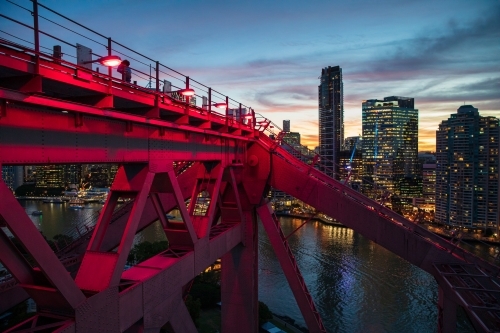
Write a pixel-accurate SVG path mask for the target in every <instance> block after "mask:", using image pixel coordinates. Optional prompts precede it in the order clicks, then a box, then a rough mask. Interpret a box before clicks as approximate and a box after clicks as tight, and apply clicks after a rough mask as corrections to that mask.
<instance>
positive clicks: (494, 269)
mask: <svg viewBox="0 0 500 333" xmlns="http://www.w3.org/2000/svg"><path fill="white" fill-rule="evenodd" d="M260 142H261V143H265V144H266V145H267V147H268V148H273V150H274V151H273V154H274V155H275V156H277V157H280V158H281V159H283V160H284V161H286V162H288V163H290V164H292V165H293V166H294V167H296V168H297V169H299V170H301V171H302V172H305V173H307V174H308V175H309V176H310V177H313V178H315V179H317V180H319V181H321V182H322V183H323V184H325V185H326V186H328V187H330V188H333V189H334V190H335V191H337V192H340V193H342V194H343V195H344V196H345V197H346V198H348V199H350V200H353V201H355V202H357V203H358V204H361V205H363V206H364V207H365V208H366V209H370V210H373V211H375V212H376V213H378V214H379V215H380V216H381V217H383V218H385V219H387V220H389V221H391V222H392V223H397V224H399V225H401V226H402V227H404V228H406V229H408V230H409V231H410V232H412V233H414V234H416V235H418V236H419V237H422V238H425V239H427V240H428V241H430V242H431V243H434V244H436V245H438V246H441V247H442V248H444V249H446V250H448V251H450V252H452V253H454V254H455V255H457V256H459V257H461V258H462V259H463V260H464V261H465V262H468V263H474V264H476V265H478V266H479V267H481V268H483V269H485V270H487V271H488V272H489V273H491V274H494V275H495V276H498V274H499V273H500V272H499V267H498V266H497V265H495V264H493V263H490V262H487V261H485V260H483V259H481V258H479V257H477V256H475V255H474V254H472V253H470V252H468V251H467V250H465V249H462V248H460V247H458V246H457V245H455V244H453V243H451V242H449V241H447V240H446V239H444V238H442V237H441V236H439V235H436V234H434V233H432V232H431V231H429V230H427V229H425V228H423V227H422V226H420V225H418V224H416V223H414V222H411V221H409V220H408V219H406V218H405V217H403V216H401V215H399V214H397V213H396V212H394V211H393V210H391V209H389V208H387V207H385V206H384V205H382V204H380V203H378V202H376V201H374V200H372V199H370V198H368V197H366V196H364V195H363V194H361V193H359V192H357V191H355V190H353V189H352V188H350V187H348V186H345V185H344V184H342V183H341V182H339V181H338V180H336V179H333V178H331V177H329V176H328V175H326V174H324V173H323V172H321V171H320V170H317V169H315V168H313V167H311V166H309V165H307V164H305V163H304V162H302V161H300V160H299V159H298V158H297V157H295V156H294V155H292V154H290V153H289V152H288V151H287V150H285V149H284V148H283V147H281V146H279V145H278V146H277V145H276V143H275V142H274V141H273V140H272V139H270V138H269V137H268V136H267V135H265V134H262V135H261V140H260ZM292 161H293V162H292Z"/></svg>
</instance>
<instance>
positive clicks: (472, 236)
mask: <svg viewBox="0 0 500 333" xmlns="http://www.w3.org/2000/svg"><path fill="white" fill-rule="evenodd" d="M276 216H283V217H293V218H298V219H301V220H307V219H308V218H309V216H305V215H300V214H285V213H282V212H276ZM311 220H313V221H319V222H322V223H324V224H328V225H334V226H338V227H344V228H348V227H347V226H345V225H343V224H342V223H340V222H337V221H334V220H328V219H326V218H323V217H321V216H314V217H313V218H311ZM421 226H422V227H424V228H425V229H427V230H429V231H430V232H432V233H434V234H436V235H439V236H441V237H444V238H447V239H453V238H455V239H458V238H460V239H461V240H462V241H468V242H482V243H487V244H490V245H495V246H500V240H499V239H498V238H493V237H481V235H480V234H476V233H469V232H465V231H462V232H461V236H460V237H457V236H456V235H455V236H454V234H453V233H454V231H453V230H452V229H446V228H443V227H436V226H433V225H421ZM455 234H456V231H455Z"/></svg>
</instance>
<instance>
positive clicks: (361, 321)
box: [20, 201, 474, 333]
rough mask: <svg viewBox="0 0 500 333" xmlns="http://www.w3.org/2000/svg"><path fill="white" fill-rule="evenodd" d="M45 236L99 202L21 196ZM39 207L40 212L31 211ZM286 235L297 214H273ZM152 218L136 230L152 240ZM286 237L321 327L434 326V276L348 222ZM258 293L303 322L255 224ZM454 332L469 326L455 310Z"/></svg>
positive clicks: (157, 233) (311, 226) (156, 231)
mask: <svg viewBox="0 0 500 333" xmlns="http://www.w3.org/2000/svg"><path fill="white" fill-rule="evenodd" d="M20 203H21V205H22V206H23V207H25V210H26V212H27V214H28V216H29V217H30V219H31V220H32V221H33V223H34V224H35V225H36V226H37V228H38V229H39V230H41V231H43V233H44V235H45V236H46V237H47V238H49V239H50V238H52V237H53V236H54V235H56V234H58V233H61V232H62V231H63V230H65V229H67V228H71V227H74V226H75V225H79V224H80V223H81V221H83V220H85V219H88V218H92V216H93V215H95V214H96V213H97V212H98V211H99V210H100V209H101V208H102V205H100V204H88V205H86V207H87V208H86V209H82V210H70V209H68V208H67V206H66V205H67V204H45V203H43V202H42V201H20ZM34 210H41V211H42V212H43V215H42V216H32V215H30V214H31V212H32V211H34ZM280 220H281V224H282V228H283V231H284V233H285V235H288V234H290V233H291V232H292V231H293V230H295V229H296V228H297V227H299V226H300V225H301V224H302V222H303V221H302V220H299V219H293V218H286V217H285V218H284V217H282V218H280ZM164 239H165V236H164V233H163V229H162V227H161V224H160V223H159V222H156V223H154V224H153V225H151V226H150V227H148V228H146V229H145V230H144V231H142V232H141V233H140V234H138V235H137V236H136V238H135V242H140V241H144V240H148V241H152V242H153V241H159V240H164ZM289 244H290V247H291V249H292V251H293V252H294V254H295V258H296V260H297V263H298V265H299V267H300V270H301V272H302V274H303V276H304V280H305V281H306V284H307V286H308V288H309V291H310V293H311V295H312V297H313V299H314V301H315V304H316V306H317V308H318V310H319V312H320V314H321V317H322V319H323V321H324V324H325V326H326V328H327V330H328V332H346V333H350V332H373V333H378V332H394V333H399V332H405V333H411V332H419V333H420V332H436V331H437V327H436V323H437V307H436V304H437V284H436V282H435V281H434V279H433V278H432V276H430V275H429V274H427V273H426V272H424V271H422V270H420V269H419V268H417V267H415V266H413V265H411V264H409V263H408V262H406V261H405V260H403V259H401V258H399V257H397V256H396V255H394V254H392V253H391V252H389V251H387V250H385V249H384V248H382V247H381V246H379V245H377V244H375V243H373V242H371V241H369V240H367V239H365V238H364V237H362V236H361V235H359V234H357V233H356V232H354V231H352V230H351V229H347V228H343V227H338V226H330V225H325V224H322V223H319V222H309V223H308V224H306V225H305V226H304V227H302V228H301V229H299V230H298V231H297V232H296V233H295V234H294V235H292V236H291V237H290V238H289ZM259 299H260V300H261V301H263V302H264V303H266V304H267V305H268V306H269V308H270V309H271V310H272V311H273V312H275V313H277V314H281V315H287V316H289V317H291V318H292V319H294V320H295V321H296V322H297V323H299V324H300V325H302V326H304V327H305V322H304V321H303V319H302V315H301V313H300V311H299V308H298V306H297V304H296V302H295V299H294V297H293V294H292V292H291V290H290V288H289V286H288V282H287V281H286V278H285V276H284V275H283V273H282V271H281V267H280V265H279V263H278V261H277V259H276V256H275V255H274V251H273V250H272V247H271V245H270V244H269V240H268V239H267V235H266V234H265V231H264V229H263V228H262V227H261V226H260V227H259ZM459 317H460V320H459V323H458V330H457V331H458V332H462V333H465V332H474V330H473V329H472V328H471V326H470V324H469V323H468V321H467V320H466V319H465V317H464V315H463V314H461V315H460V316H459Z"/></svg>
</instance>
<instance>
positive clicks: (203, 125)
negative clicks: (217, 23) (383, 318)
mask: <svg viewBox="0 0 500 333" xmlns="http://www.w3.org/2000/svg"><path fill="white" fill-rule="evenodd" d="M33 4H34V5H33V8H30V9H29V11H30V12H31V13H32V14H33V25H26V24H24V23H21V21H19V20H17V19H16V18H12V17H8V16H6V15H4V14H0V18H2V19H3V20H7V21H8V22H10V23H11V24H14V25H16V24H17V25H19V26H21V27H24V28H27V29H31V30H32V32H31V33H32V34H33V36H34V37H33V40H34V41H33V45H28V46H26V45H24V44H22V43H20V42H19V41H15V40H13V39H8V40H7V39H0V165H1V164H3V165H40V164H76V163H93V164H98V163H119V164H120V168H119V171H118V173H117V175H116V178H115V180H114V182H113V184H112V186H111V189H110V193H109V195H108V199H107V202H106V203H105V205H104V207H103V209H102V211H101V213H100V215H99V217H98V220H97V223H96V225H95V228H93V229H91V230H90V231H89V233H88V234H82V235H81V237H80V238H79V239H78V243H75V244H73V245H71V248H69V249H66V250H67V253H64V255H63V254H61V253H59V255H60V256H59V257H58V256H57V255H56V253H55V252H54V250H53V249H51V248H50V247H49V245H48V244H47V243H46V241H45V240H44V239H43V237H42V235H41V234H40V233H39V232H38V230H37V229H36V227H35V226H34V225H33V223H32V222H31V220H30V219H29V218H28V216H27V215H26V212H25V211H24V209H23V208H22V207H21V206H20V204H19V203H18V202H17V200H16V198H15V197H14V196H13V194H12V192H11V191H10V190H9V189H8V188H7V186H6V185H5V184H4V183H3V182H0V198H1V200H0V227H1V228H0V230H1V232H0V261H1V262H2V263H3V265H4V266H5V267H6V268H7V269H8V271H9V272H10V274H11V275H12V276H13V278H14V279H12V280H9V282H8V283H9V284H6V285H4V287H3V288H2V289H1V290H2V294H1V295H2V297H0V310H5V309H6V308H8V307H9V306H12V305H14V304H16V303H17V302H19V301H22V300H24V299H26V298H27V297H31V298H32V299H33V300H34V301H35V302H36V304H37V309H38V312H37V314H36V316H34V317H32V318H30V319H29V320H27V321H26V322H23V323H21V324H19V325H18V326H16V327H14V328H12V329H11V330H9V332H17V331H22V332H28V331H37V330H41V331H54V332H97V331H109V332H136V331H137V332H139V331H140V332H158V331H159V329H160V328H161V327H162V326H164V325H166V324H167V325H169V326H170V328H171V329H172V330H173V331H175V332H179V333H180V332H196V328H195V326H194V324H193V322H192V320H191V318H190V316H189V313H188V311H187V308H186V306H185V305H184V302H183V297H182V295H183V287H184V286H185V285H187V284H188V283H189V282H190V281H191V280H192V279H193V278H194V277H195V276H197V275H198V274H199V273H200V272H202V271H203V270H204V269H205V268H206V267H208V266H209V265H211V264H212V263H213V262H214V261H215V260H217V259H219V258H221V261H222V264H221V267H222V268H221V297H222V311H221V316H222V330H223V332H236V331H237V332H242V333H244V332H257V331H258V320H257V318H258V300H257V285H258V280H257V255H258V250H257V244H258V240H257V217H259V218H260V220H261V221H262V224H263V226H264V228H265V230H266V233H267V234H268V236H269V239H270V242H271V244H272V246H273V249H274V251H275V253H276V255H277V257H278V260H279V262H280V264H281V267H282V269H283V272H284V274H285V276H286V278H287V280H288V282H289V284H290V287H291V290H292V292H293V293H294V296H295V299H296V300H297V303H298V305H299V308H300V310H301V312H302V315H303V316H304V319H305V322H306V324H307V326H308V328H309V330H310V332H325V331H326V330H325V328H324V326H323V324H322V321H321V318H320V315H319V313H318V311H317V310H316V307H315V305H314V301H313V299H312V298H311V295H310V294H309V292H308V289H307V286H306V285H305V283H304V279H303V278H302V275H301V273H300V271H299V269H298V266H297V263H296V261H295V258H294V255H293V253H292V252H291V250H290V248H289V246H288V243H287V236H286V235H284V234H283V231H282V229H281V227H280V224H279V222H278V220H277V218H276V216H275V215H274V212H273V210H272V208H271V207H270V205H269V204H268V203H267V202H266V199H265V197H266V194H267V193H268V191H269V189H270V187H273V188H275V189H278V190H281V191H284V192H286V193H288V194H290V195H292V196H294V197H296V198H298V199H300V200H302V201H303V202H305V203H307V204H309V205H311V206H313V207H314V208H316V209H317V210H318V211H321V212H323V213H325V214H327V215H329V216H331V217H333V218H335V219H337V220H338V221H340V222H341V223H342V224H344V225H345V226H347V227H350V228H352V229H353V230H355V231H356V232H358V233H360V234H362V235H363V236H365V237H366V238H368V239H370V240H372V241H374V242H376V243H378V244H380V245H382V246H383V247H385V248H386V249H388V250H389V251H391V252H393V253H395V254H397V255H399V256H400V257H402V258H404V259H405V260H407V261H409V262H411V263H412V264H414V265H416V266H418V267H420V268H421V269H423V270H425V271H426V272H428V273H430V274H432V275H433V276H434V277H435V279H436V281H437V283H438V286H439V303H438V310H439V316H438V317H439V320H438V323H436V325H437V327H438V329H439V331H440V332H454V331H455V326H456V308H457V306H458V305H460V306H462V307H463V308H464V309H465V311H466V313H467V314H468V316H469V318H470V319H471V322H472V323H473V325H474V327H475V328H476V329H477V330H478V331H482V332H495V331H500V317H499V316H500V307H499V304H498V300H499V297H498V296H499V293H500V288H499V285H500V284H499V276H498V274H499V268H498V267H497V266H495V265H493V264H491V263H489V262H486V261H484V260H482V259H480V258H478V257H476V256H474V255H472V254H471V253H469V252H466V251H465V250H463V249H461V248H459V247H457V246H456V245H454V244H452V243H450V242H448V241H446V240H444V239H443V238H441V237H438V236H436V235H434V234H432V233H431V232H429V231H427V230H426V229H424V228H422V227H420V226H419V225H416V224H415V223H413V222H411V221H408V220H406V219H405V218H403V217H402V216H400V215H398V214H396V213H394V212H393V211H391V210H389V209H388V208H386V207H384V206H382V205H380V204H379V203H377V202H375V201H373V200H371V199H368V198H366V197H365V196H363V195H362V194H360V193H358V192H356V191H354V190H352V189H350V188H348V187H346V186H344V185H343V184H342V183H340V182H338V181H336V180H334V179H332V178H330V177H328V176H327V175H325V174H323V173H321V172H320V171H318V170H317V169H316V168H315V167H314V166H312V165H309V164H307V163H304V162H302V161H300V160H298V159H297V158H295V157H294V156H292V155H291V154H290V153H289V152H287V151H286V150H285V149H284V148H283V147H282V145H280V142H279V138H281V137H282V136H280V134H279V131H278V132H276V133H274V134H273V136H272V138H270V137H269V134H270V133H271V132H272V131H273V130H274V131H276V130H277V128H276V127H275V126H273V125H272V123H271V122H270V120H268V119H266V118H264V117H261V116H259V115H257V114H255V112H254V111H253V110H252V109H251V108H249V107H246V106H244V105H242V104H241V103H238V102H236V101H234V100H231V99H229V98H228V97H226V96H223V95H222V94H220V93H218V92H216V91H214V90H212V89H211V88H209V87H206V86H204V85H202V84H201V83H199V82H196V81H193V80H191V81H190V80H189V78H188V77H185V76H183V75H182V74H180V73H178V72H175V71H173V70H171V69H169V68H168V67H166V66H163V65H161V64H160V63H159V62H157V61H153V63H154V65H155V66H154V69H155V73H154V75H151V76H149V78H150V80H152V81H151V82H154V83H155V88H152V89H151V88H142V87H140V86H139V85H137V84H130V83H127V82H124V81H122V80H121V78H115V77H114V76H113V73H112V72H111V70H109V71H108V73H100V72H97V71H93V70H92V69H89V68H88V66H85V64H80V65H77V64H76V63H75V62H68V61H65V60H63V59H62V58H61V56H60V54H58V53H57V52H54V53H52V54H47V53H46V51H44V49H43V48H42V46H41V45H40V36H42V37H44V38H46V37H47V36H50V38H53V39H56V40H58V41H60V42H61V41H63V40H61V39H59V38H58V37H56V36H53V35H52V34H49V33H48V32H47V31H43V30H41V29H40V27H39V22H38V20H39V19H40V18H41V17H42V16H40V15H39V13H38V11H39V10H40V8H43V9H45V10H47V11H49V12H50V13H54V12H53V11H51V10H50V9H47V8H46V7H44V6H42V5H39V4H37V2H36V1H34V2H33ZM69 22H70V23H71V24H75V25H77V26H78V27H79V28H82V27H83V26H81V25H79V24H78V23H76V22H74V21H69ZM68 24H69V23H68ZM83 28H84V27H83ZM16 31H17V30H16ZM87 31H88V30H87ZM92 32H93V31H92ZM15 35H16V33H14V32H12V35H11V36H14V37H16V36H15ZM102 37H103V36H102V35H99V34H98V37H95V38H102ZM47 38H48V37H47ZM104 41H105V42H104V44H105V46H106V50H107V52H108V55H112V51H113V50H114V49H113V47H117V48H121V50H124V49H125V50H127V51H129V52H132V53H133V51H132V50H130V49H128V48H126V47H125V46H123V45H121V44H118V43H116V42H113V41H112V40H111V39H107V40H106V39H105V40H104ZM65 43H66V42H65ZM133 55H134V56H137V57H139V56H141V57H144V56H142V55H140V54H138V53H133ZM145 58H146V59H148V60H147V61H152V59H149V58H147V57H145ZM163 71H168V73H165V72H163ZM134 73H135V75H141V72H140V70H138V69H134ZM142 74H147V73H142ZM167 74H168V75H171V76H172V77H174V76H175V77H176V78H177V79H178V80H179V82H181V83H182V85H181V86H180V87H177V88H179V89H191V88H192V87H193V86H194V85H196V86H197V88H196V94H197V95H198V97H203V96H207V98H206V99H204V98H202V99H203V100H204V101H205V100H206V104H205V103H203V104H202V105H201V106H196V105H194V104H193V103H190V100H189V98H180V95H179V94H173V93H172V91H171V90H168V89H160V86H161V83H162V82H163V84H165V82H164V81H162V80H161V79H160V78H161V77H165V75H167ZM190 84H191V85H190ZM216 96H218V98H219V101H222V102H223V103H225V106H226V108H225V112H224V113H223V114H221V113H217V112H215V111H214V110H212V104H213V103H212V102H213V101H215V97H216ZM219 104H220V103H219ZM273 127H274V128H273ZM273 138H274V139H273ZM121 198H127V199H131V200H132V201H131V203H130V204H129V205H127V206H126V208H124V209H122V210H120V211H116V210H115V207H116V206H117V202H118V200H119V199H121ZM188 199H189V205H186V202H187V200H188ZM174 208H177V209H179V211H180V214H181V216H182V219H183V223H182V224H180V225H179V224H178V223H175V224H173V223H171V222H170V221H169V220H168V219H167V218H166V217H165V214H166V213H167V212H169V211H170V210H171V209H174ZM157 220H160V222H161V224H162V226H163V230H164V232H165V235H166V237H167V239H168V240H169V244H170V247H169V248H168V249H167V250H166V251H164V252H162V253H160V254H158V255H156V256H154V257H152V258H150V259H148V260H146V261H144V262H141V263H139V264H137V265H135V266H133V267H132V268H130V269H128V270H126V271H124V266H125V262H126V258H127V255H128V254H129V251H130V249H131V247H132V242H133V238H134V236H135V234H136V233H137V232H139V231H140V230H142V229H144V228H145V227H147V226H148V225H150V224H151V223H153V222H155V221H157ZM7 231H9V232H10V233H11V234H12V235H14V237H15V239H16V240H17V242H18V243H19V244H21V245H22V247H23V248H24V250H25V252H26V253H28V254H29V257H31V258H32V261H27V260H26V257H25V256H23V255H22V254H21V253H20V251H19V249H18V248H17V247H16V246H15V245H14V243H13V242H12V239H10V238H9V237H8V236H7ZM61 250H62V249H61ZM64 258H65V259H64ZM69 258H72V259H71V260H70V259H69ZM60 259H64V260H63V261H61V260H60ZM72 260H73V261H72ZM64 262H66V266H65V265H64ZM68 269H69V270H70V271H73V272H75V273H74V274H73V275H70V274H69V273H68ZM424 320H425V319H424Z"/></svg>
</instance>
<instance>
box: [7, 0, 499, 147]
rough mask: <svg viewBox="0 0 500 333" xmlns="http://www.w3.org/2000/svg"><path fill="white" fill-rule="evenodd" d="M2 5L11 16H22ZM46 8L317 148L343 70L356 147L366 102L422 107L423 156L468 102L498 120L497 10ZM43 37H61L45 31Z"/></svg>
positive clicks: (71, 3) (108, 1)
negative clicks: (326, 94) (328, 81)
mask: <svg viewBox="0 0 500 333" xmlns="http://www.w3.org/2000/svg"><path fill="white" fill-rule="evenodd" d="M0 1H1V2H0V12H2V13H3V14H5V15H9V14H12V15H14V14H17V12H18V11H22V9H19V8H18V7H16V6H14V5H12V4H11V3H9V2H6V1H5V0H0ZM16 3H17V4H19V5H21V6H25V7H30V6H31V3H30V2H29V1H27V0H19V1H16ZM40 3H41V4H43V5H46V6H48V7H50V8H52V9H54V10H56V11H58V12H59V13H61V14H63V15H65V16H67V17H69V18H71V19H74V20H75V21H78V22H80V23H82V24H84V25H86V26H88V27H90V28H92V29H93V30H95V31H97V32H100V33H101V34H103V35H105V36H109V37H112V38H113V40H116V41H118V42H120V43H122V44H125V45H127V46H129V47H130V48H132V49H134V50H136V51H138V52H141V53H142V54H144V55H147V56H149V57H151V58H154V59H157V60H158V61H160V62H161V63H163V64H165V65H167V66H169V67H171V68H174V69H176V70H178V71H180V72H182V73H184V74H186V75H189V76H190V77H192V78H194V79H196V80H197V81H200V82H202V83H204V84H206V85H208V86H211V87H213V88H215V89H217V90H218V91H221V92H223V93H224V94H227V95H229V96H230V97H231V98H233V99H236V100H238V101H241V102H242V103H244V104H246V105H249V106H252V107H253V108H254V109H255V110H256V112H259V113H261V114H263V115H265V116H266V117H268V118H270V119H272V120H273V121H274V122H275V123H277V124H278V125H281V124H282V121H283V120H284V119H290V120H291V128H292V131H297V132H300V133H301V135H302V141H303V143H304V144H306V145H308V146H309V147H310V148H314V146H316V145H317V136H318V128H317V124H318V107H317V98H318V96H317V95H318V92H317V90H318V88H317V87H318V85H319V79H318V77H319V76H320V74H321V69H322V68H323V67H326V66H337V65H338V66H340V67H341V68H342V70H343V78H344V114H345V134H346V136H354V135H358V134H359V133H361V102H362V101H363V100H365V99H374V98H377V99H382V98H383V97H386V96H393V95H396V96H406V97H414V98H415V105H416V108H417V109H419V111H420V113H419V117H420V119H419V128H420V131H419V141H420V144H419V150H433V149H434V146H435V130H436V129H437V127H438V124H439V123H440V122H441V121H442V120H444V119H447V118H448V117H449V115H450V114H451V113H454V112H456V110H457V108H458V107H459V106H460V105H463V104H464V103H465V104H472V105H473V106H474V107H477V108H479V112H480V114H481V115H483V116H486V115H491V116H496V117H500V19H499V18H500V1H498V0H490V1H486V0H477V1H471V0H440V1H435V0H421V1H406V0H398V1H396V0H379V1H360V0H351V1H332V0H330V1H326V0H324V1H295V0H287V1H284V0H267V1H265V0H254V1H219V0H213V1H201V0H199V1H188V0H185V1H179V0H170V1H113V0H103V1H97V0H96V1H76V0H67V1H60V0H40ZM47 15H48V14H47ZM27 20H29V18H28V19H27ZM44 24H45V25H44ZM41 28H42V29H44V28H45V29H48V31H49V30H50V29H56V28H54V27H49V26H48V24H47V23H45V22H41ZM4 29H6V27H5V22H3V21H0V30H4ZM19 34H20V35H21V34H22V33H21V32H20V33H19ZM0 37H3V38H6V37H7V36H5V35H4V34H3V33H2V32H1V31H0ZM64 48H65V46H64V45H63V49H64ZM63 52H64V51H63ZM67 52H70V51H69V50H68V51H67ZM71 52H74V51H71ZM131 66H132V67H134V63H133V62H132V64H131Z"/></svg>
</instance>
